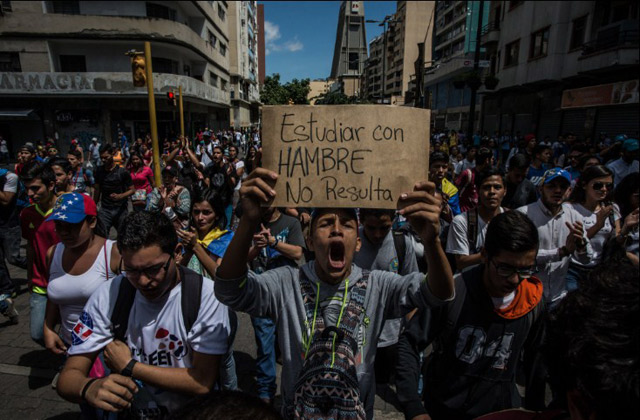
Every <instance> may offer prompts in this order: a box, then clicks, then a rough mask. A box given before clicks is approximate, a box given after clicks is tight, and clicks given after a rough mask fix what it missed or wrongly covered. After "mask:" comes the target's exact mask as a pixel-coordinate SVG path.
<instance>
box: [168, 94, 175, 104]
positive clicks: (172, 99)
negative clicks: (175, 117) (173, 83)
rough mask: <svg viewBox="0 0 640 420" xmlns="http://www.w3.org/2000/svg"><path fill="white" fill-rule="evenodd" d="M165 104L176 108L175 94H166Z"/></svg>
mask: <svg viewBox="0 0 640 420" xmlns="http://www.w3.org/2000/svg"><path fill="white" fill-rule="evenodd" d="M167 103H168V104H169V106H173V107H175V106H176V94H175V93H173V92H167Z"/></svg>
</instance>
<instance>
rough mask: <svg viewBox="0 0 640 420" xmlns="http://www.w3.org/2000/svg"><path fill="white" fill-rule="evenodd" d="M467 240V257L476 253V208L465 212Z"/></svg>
mask: <svg viewBox="0 0 640 420" xmlns="http://www.w3.org/2000/svg"><path fill="white" fill-rule="evenodd" d="M467 240H468V242H469V255H472V254H475V253H476V251H477V250H476V242H477V240H478V208H477V207H476V208H475V209H472V210H469V211H467Z"/></svg>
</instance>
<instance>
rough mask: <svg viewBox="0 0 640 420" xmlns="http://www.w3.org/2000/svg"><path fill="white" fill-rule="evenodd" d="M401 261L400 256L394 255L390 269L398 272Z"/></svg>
mask: <svg viewBox="0 0 640 420" xmlns="http://www.w3.org/2000/svg"><path fill="white" fill-rule="evenodd" d="M399 268H400V267H399V262H398V258H396V257H393V259H392V260H391V262H389V271H391V272H392V273H396V274H398V269H399Z"/></svg>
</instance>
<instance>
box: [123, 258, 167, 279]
mask: <svg viewBox="0 0 640 420" xmlns="http://www.w3.org/2000/svg"><path fill="white" fill-rule="evenodd" d="M172 259H173V256H172V255H170V256H169V259H168V260H167V262H166V263H164V264H156V265H152V266H151V267H145V268H141V269H139V270H133V269H130V268H127V267H125V266H124V265H123V263H122V260H120V271H121V272H124V275H125V276H126V277H128V278H132V279H136V278H139V277H140V275H142V274H144V275H145V277H147V278H148V279H156V278H158V277H159V276H158V275H159V274H160V272H161V271H163V270H164V271H167V269H168V268H169V264H170V263H171V260H172Z"/></svg>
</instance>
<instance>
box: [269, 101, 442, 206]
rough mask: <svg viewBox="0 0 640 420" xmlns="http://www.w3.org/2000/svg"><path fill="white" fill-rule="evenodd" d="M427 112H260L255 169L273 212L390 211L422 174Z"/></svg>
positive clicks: (336, 108) (286, 108)
mask: <svg viewBox="0 0 640 420" xmlns="http://www.w3.org/2000/svg"><path fill="white" fill-rule="evenodd" d="M430 116H431V112H430V111H429V110H426V109H420V108H405V107H390V106H380V105H321V106H311V105H296V106H291V105H278V106H265V107H264V108H263V111H262V127H263V129H262V139H263V143H262V146H263V147H262V149H263V155H262V166H263V167H265V168H267V169H269V170H272V171H274V172H276V173H278V174H279V178H278V182H277V183H276V188H275V190H276V198H275V200H274V201H273V203H272V205H275V206H278V207H366V208H384V209H395V208H396V205H397V201H398V197H399V196H400V194H401V193H403V192H407V191H411V190H412V189H413V185H414V184H415V183H416V182H417V181H420V180H427V179H428V174H429V127H430V124H429V121H430Z"/></svg>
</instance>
